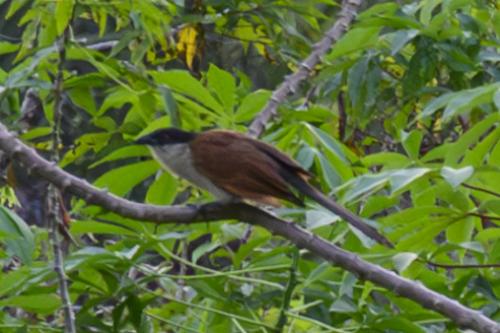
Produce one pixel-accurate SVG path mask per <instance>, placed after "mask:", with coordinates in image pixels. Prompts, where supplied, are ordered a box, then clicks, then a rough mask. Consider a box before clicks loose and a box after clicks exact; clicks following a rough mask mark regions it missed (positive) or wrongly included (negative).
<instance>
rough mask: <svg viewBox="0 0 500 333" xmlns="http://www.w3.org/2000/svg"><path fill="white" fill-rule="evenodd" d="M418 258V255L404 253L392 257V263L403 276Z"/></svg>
mask: <svg viewBox="0 0 500 333" xmlns="http://www.w3.org/2000/svg"><path fill="white" fill-rule="evenodd" d="M417 258H418V255H417V254H416V253H413V252H402V253H398V254H396V255H395V256H393V257H392V262H393V263H394V268H396V270H397V271H398V273H399V274H401V273H402V272H403V271H404V270H405V269H407V268H408V266H410V265H411V263H412V262H413V261H415V259H417Z"/></svg>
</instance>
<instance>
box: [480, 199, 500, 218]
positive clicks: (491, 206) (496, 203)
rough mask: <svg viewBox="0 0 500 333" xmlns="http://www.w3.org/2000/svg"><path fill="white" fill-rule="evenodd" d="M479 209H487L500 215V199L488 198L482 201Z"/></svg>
mask: <svg viewBox="0 0 500 333" xmlns="http://www.w3.org/2000/svg"><path fill="white" fill-rule="evenodd" d="M479 209H481V210H483V209H484V210H488V211H490V212H492V213H494V214H496V215H498V216H500V200H488V201H484V202H483V203H482V204H481V206H480V207H479Z"/></svg>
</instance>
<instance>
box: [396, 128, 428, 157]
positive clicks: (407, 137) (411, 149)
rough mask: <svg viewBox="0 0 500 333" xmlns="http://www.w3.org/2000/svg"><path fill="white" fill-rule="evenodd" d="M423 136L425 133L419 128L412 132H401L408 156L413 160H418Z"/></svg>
mask: <svg viewBox="0 0 500 333" xmlns="http://www.w3.org/2000/svg"><path fill="white" fill-rule="evenodd" d="M423 136H424V135H423V133H422V132H420V131H418V130H414V131H411V132H410V133H406V132H403V133H401V139H402V144H403V147H404V149H405V150H406V153H407V154H408V156H409V157H410V158H411V159H413V160H417V159H418V157H419V155H420V143H421V142H422V138H423Z"/></svg>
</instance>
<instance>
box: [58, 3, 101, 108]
mask: <svg viewBox="0 0 500 333" xmlns="http://www.w3.org/2000/svg"><path fill="white" fill-rule="evenodd" d="M63 2H64V1H63ZM68 93H69V97H70V98H71V101H72V102H73V103H75V104H76V105H77V106H79V107H80V108H82V109H83V110H84V111H85V112H88V113H89V114H90V115H91V116H94V115H96V113H97V109H96V106H95V102H94V96H93V94H92V91H91V89H90V88H89V87H75V88H73V89H71V90H69V92H68Z"/></svg>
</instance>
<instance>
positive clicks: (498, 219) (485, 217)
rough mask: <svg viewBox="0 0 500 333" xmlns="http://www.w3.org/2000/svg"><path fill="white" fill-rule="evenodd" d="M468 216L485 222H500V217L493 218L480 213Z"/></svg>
mask: <svg viewBox="0 0 500 333" xmlns="http://www.w3.org/2000/svg"><path fill="white" fill-rule="evenodd" d="M466 215H467V216H475V217H479V218H481V219H485V220H492V221H500V216H491V215H485V214H479V213H467V214H466Z"/></svg>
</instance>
